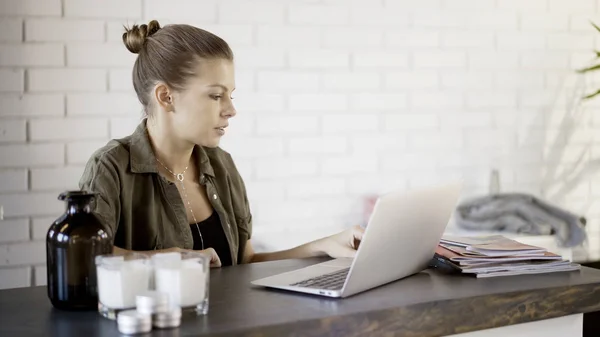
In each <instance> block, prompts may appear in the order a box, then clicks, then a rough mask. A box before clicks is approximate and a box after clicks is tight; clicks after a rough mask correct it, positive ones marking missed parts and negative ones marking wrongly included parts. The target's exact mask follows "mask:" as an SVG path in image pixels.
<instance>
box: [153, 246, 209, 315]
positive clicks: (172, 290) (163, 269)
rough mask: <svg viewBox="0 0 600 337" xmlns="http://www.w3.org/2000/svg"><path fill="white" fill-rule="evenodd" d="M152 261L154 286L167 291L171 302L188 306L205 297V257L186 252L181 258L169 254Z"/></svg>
mask: <svg viewBox="0 0 600 337" xmlns="http://www.w3.org/2000/svg"><path fill="white" fill-rule="evenodd" d="M186 257H190V258H186ZM154 262H155V265H154V282H155V288H156V290H157V291H161V292H165V293H168V294H169V296H170V299H171V302H172V303H173V304H175V305H177V306H180V307H183V308H189V307H194V306H196V305H198V304H201V303H202V302H204V301H205V300H206V299H207V296H208V294H207V287H208V282H209V279H208V277H209V275H208V268H209V266H208V263H209V262H208V260H207V258H205V257H204V256H201V257H198V255H195V256H194V255H191V254H188V255H184V258H183V259H182V258H181V256H180V257H179V258H176V257H174V256H169V257H165V258H164V259H163V258H159V259H156V260H155V261H154Z"/></svg>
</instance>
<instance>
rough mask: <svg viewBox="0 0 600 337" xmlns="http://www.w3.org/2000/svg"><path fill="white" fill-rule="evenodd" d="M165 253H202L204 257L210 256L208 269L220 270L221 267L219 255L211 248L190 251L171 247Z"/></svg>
mask: <svg viewBox="0 0 600 337" xmlns="http://www.w3.org/2000/svg"><path fill="white" fill-rule="evenodd" d="M166 251H168V252H194V253H198V252H200V253H204V254H205V255H208V256H210V267H211V268H220V267H221V259H220V258H219V255H218V254H217V252H216V251H215V250H214V249H213V248H206V249H204V250H190V249H183V248H179V247H173V248H169V249H166Z"/></svg>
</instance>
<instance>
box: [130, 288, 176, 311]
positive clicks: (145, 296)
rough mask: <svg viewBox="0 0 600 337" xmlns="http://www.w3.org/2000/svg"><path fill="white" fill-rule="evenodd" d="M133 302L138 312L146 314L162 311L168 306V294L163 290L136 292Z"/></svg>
mask: <svg viewBox="0 0 600 337" xmlns="http://www.w3.org/2000/svg"><path fill="white" fill-rule="evenodd" d="M135 302H136V307H137V310H138V311H139V312H142V313H146V314H152V313H156V312H164V311H166V310H167V309H168V306H169V295H168V294H167V293H165V292H160V291H156V290H148V291H144V292H142V293H140V294H138V295H137V296H136V298H135Z"/></svg>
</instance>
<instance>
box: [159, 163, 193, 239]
mask: <svg viewBox="0 0 600 337" xmlns="http://www.w3.org/2000/svg"><path fill="white" fill-rule="evenodd" d="M156 161H157V162H158V163H159V164H161V165H162V167H164V168H165V169H166V170H167V171H169V172H170V173H171V174H172V175H173V176H174V177H175V179H177V180H179V182H180V183H181V189H182V190H183V195H184V199H185V202H186V203H187V205H188V208H189V209H190V213H192V218H193V219H194V224H195V225H196V229H197V230H198V235H200V243H201V250H204V239H203V238H202V232H200V227H199V226H198V220H196V216H195V215H194V210H193V209H192V205H191V204H190V199H189V198H188V196H187V190H186V189H185V185H184V184H183V180H184V178H185V177H184V174H185V171H187V169H188V167H189V165H188V166H186V167H185V169H184V170H183V172H181V173H177V174H176V173H175V172H173V171H171V170H170V169H169V168H168V167H167V166H166V165H165V164H163V163H162V162H161V161H160V160H158V158H156Z"/></svg>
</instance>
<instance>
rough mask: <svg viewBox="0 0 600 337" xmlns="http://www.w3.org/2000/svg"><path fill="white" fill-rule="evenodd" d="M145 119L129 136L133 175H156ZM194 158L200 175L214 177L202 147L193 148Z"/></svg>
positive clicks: (156, 170)
mask: <svg viewBox="0 0 600 337" xmlns="http://www.w3.org/2000/svg"><path fill="white" fill-rule="evenodd" d="M146 122H147V119H146V118H144V119H143V120H142V122H141V123H140V124H139V125H138V126H137V127H136V129H135V131H134V132H133V134H132V135H131V144H130V148H129V164H130V166H131V172H133V173H158V166H157V161H156V156H155V155H154V150H153V149H152V145H151V144H150V136H149V135H148V128H147V127H146ZM194 154H195V158H196V159H197V163H196V164H197V167H198V170H199V172H200V175H204V174H206V175H210V176H213V177H214V175H215V173H214V171H213V168H212V165H211V164H210V160H209V157H208V154H207V151H206V149H205V148H204V147H202V146H198V145H196V146H195V147H194Z"/></svg>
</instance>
